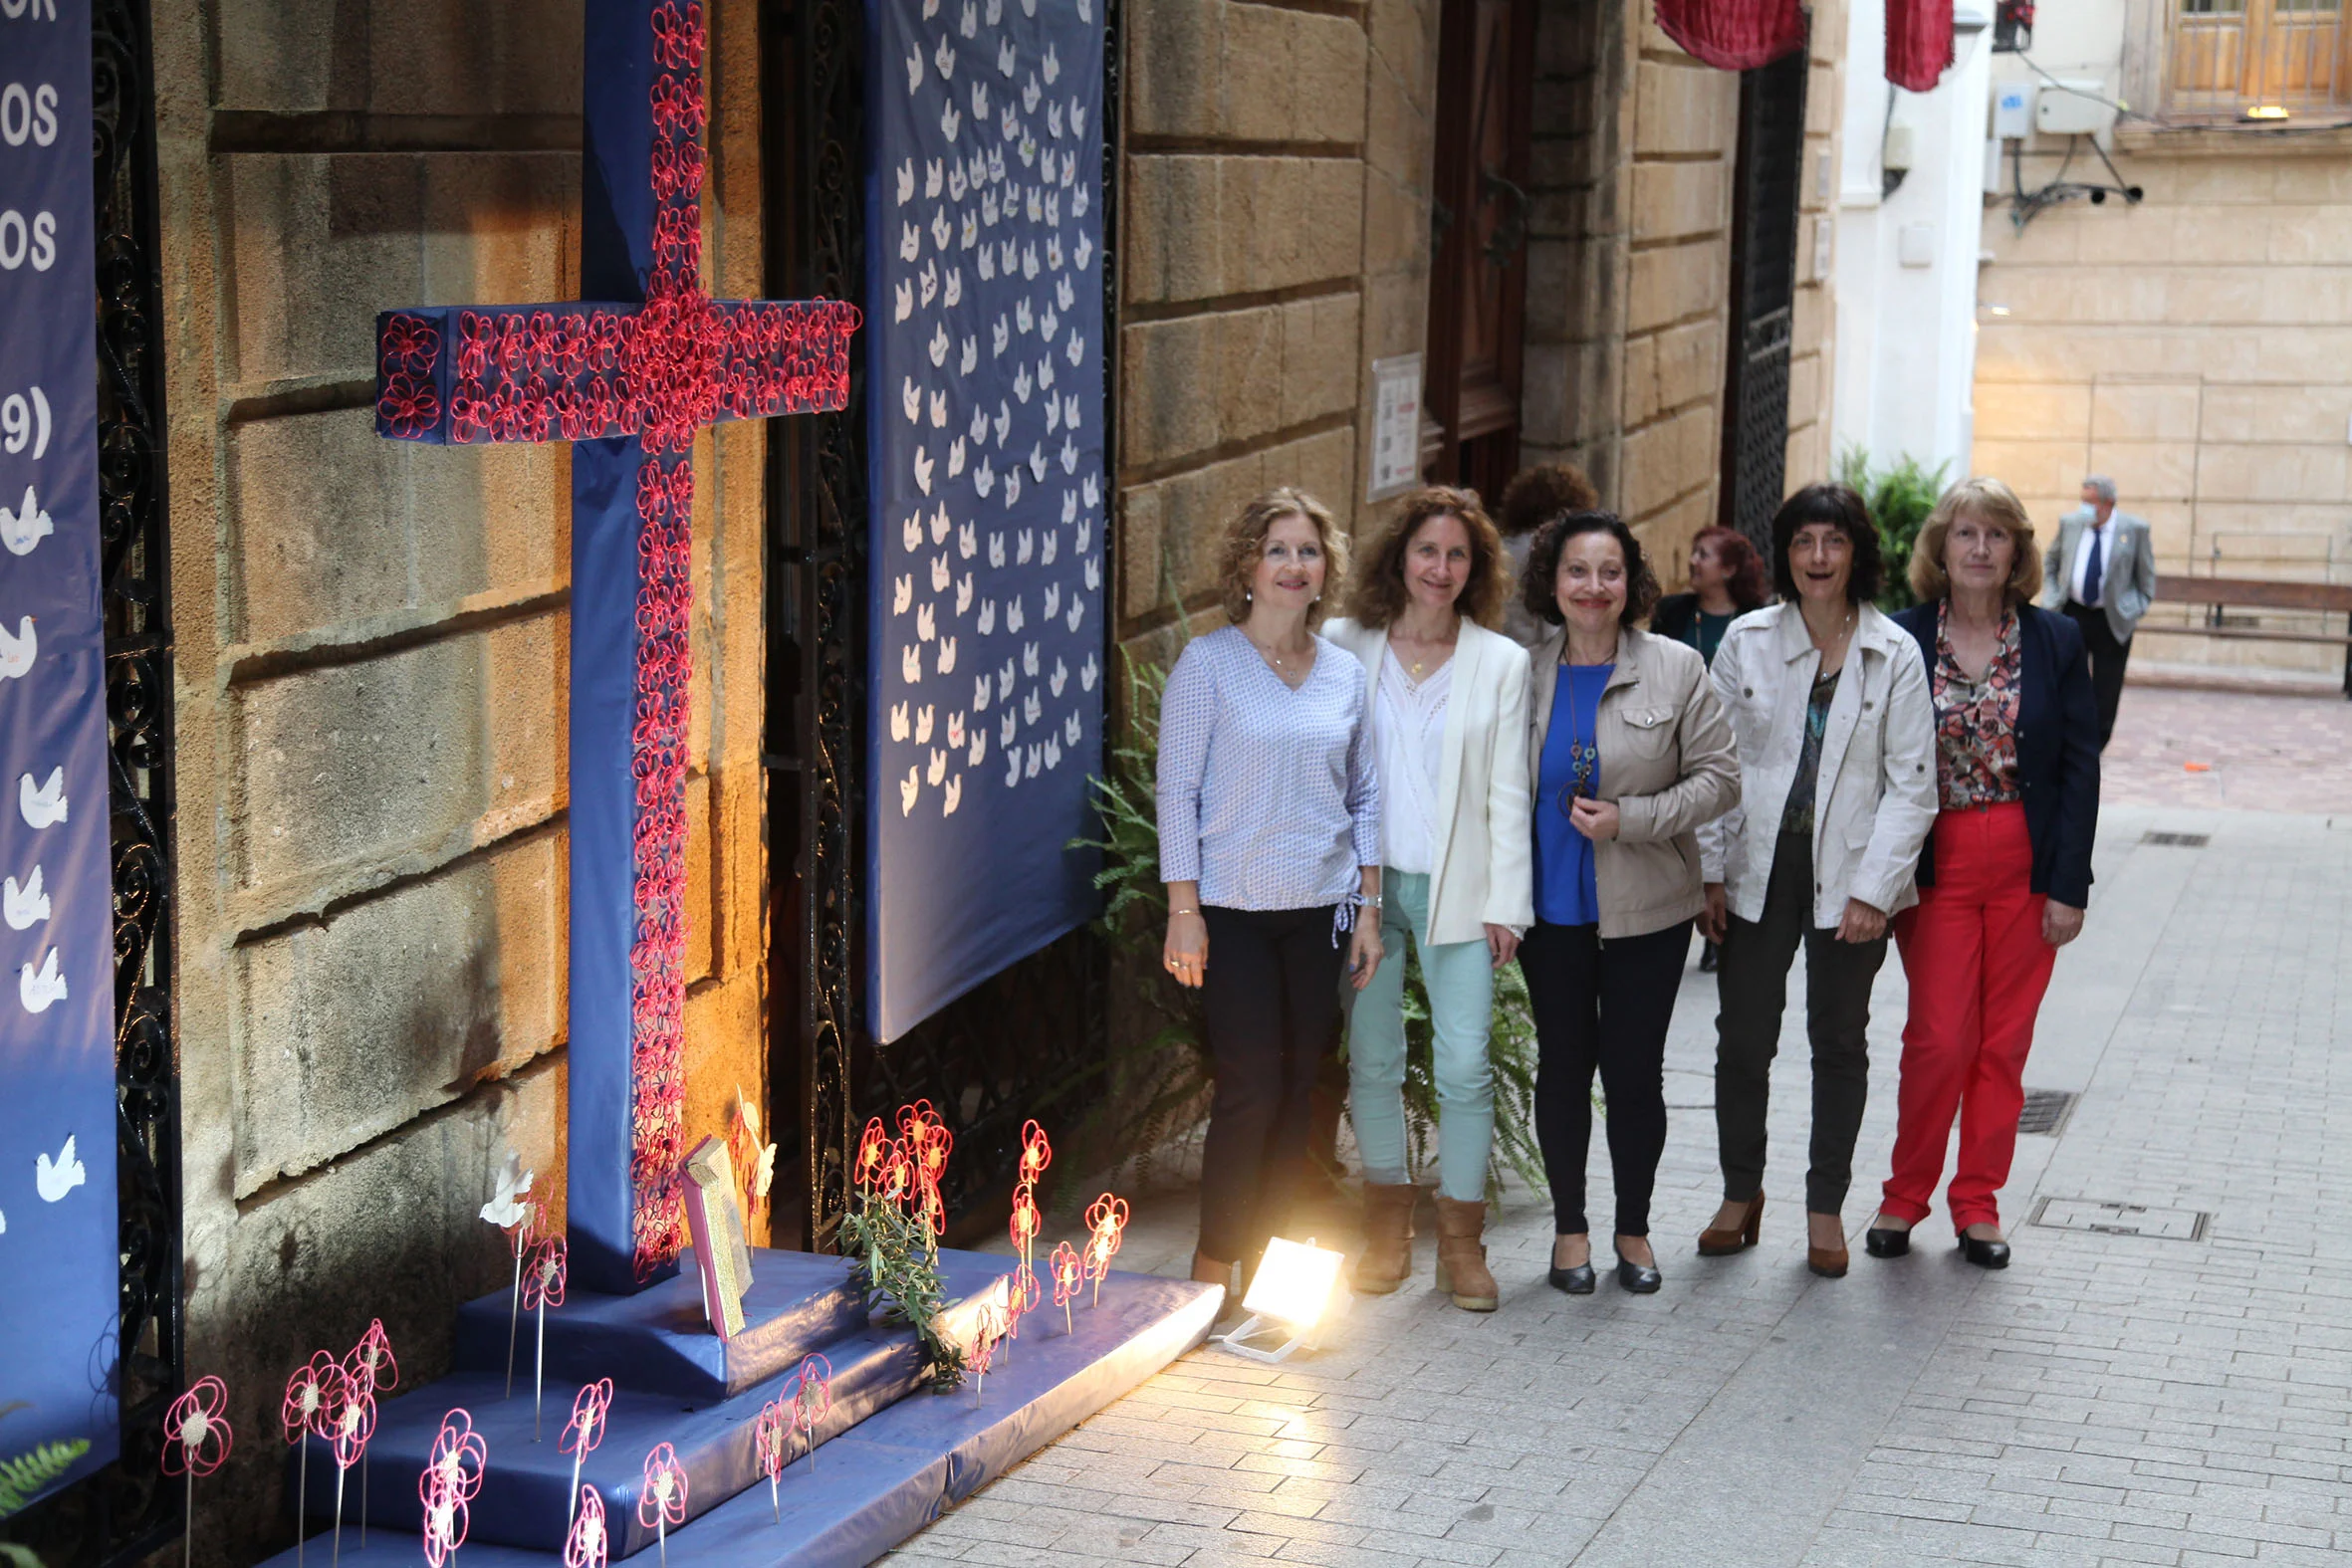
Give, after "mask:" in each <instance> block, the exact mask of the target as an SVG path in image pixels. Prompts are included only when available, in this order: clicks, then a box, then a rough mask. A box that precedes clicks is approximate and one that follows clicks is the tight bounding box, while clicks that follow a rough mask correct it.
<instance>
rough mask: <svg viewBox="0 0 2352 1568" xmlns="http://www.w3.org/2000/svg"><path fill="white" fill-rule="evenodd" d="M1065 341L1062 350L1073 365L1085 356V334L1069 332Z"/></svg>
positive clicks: (1081, 239) (1081, 241) (1082, 241)
mask: <svg viewBox="0 0 2352 1568" xmlns="http://www.w3.org/2000/svg"><path fill="white" fill-rule="evenodd" d="M1079 243H1080V244H1081V245H1082V244H1083V243H1084V240H1083V238H1082V237H1081V238H1080V241H1079ZM1066 341H1067V342H1068V344H1069V346H1068V347H1067V348H1066V349H1064V350H1063V352H1065V353H1066V354H1067V355H1068V356H1069V362H1070V364H1071V365H1072V366H1073V367H1074V366H1075V365H1077V364H1078V362H1079V361H1081V360H1082V359H1084V358H1085V357H1086V338H1085V335H1084V334H1082V333H1071V334H1070V335H1069V336H1068V338H1067V339H1066Z"/></svg>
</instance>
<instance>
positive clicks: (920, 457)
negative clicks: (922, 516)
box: [915, 447, 939, 496]
mask: <svg viewBox="0 0 2352 1568" xmlns="http://www.w3.org/2000/svg"><path fill="white" fill-rule="evenodd" d="M938 466H939V464H938V462H937V460H936V459H934V458H933V457H932V456H931V454H930V452H929V451H928V450H927V449H925V448H923V447H917V448H915V485H916V487H917V488H918V489H920V490H921V491H922V492H923V494H924V495H926V496H927V495H929V494H930V493H931V471H932V470H933V469H935V468H937V467H938Z"/></svg>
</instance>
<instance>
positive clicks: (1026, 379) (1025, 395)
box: [1013, 364, 1038, 404]
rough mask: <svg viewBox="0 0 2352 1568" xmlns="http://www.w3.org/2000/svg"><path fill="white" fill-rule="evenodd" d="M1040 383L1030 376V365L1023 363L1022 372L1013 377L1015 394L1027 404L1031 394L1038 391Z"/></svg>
mask: <svg viewBox="0 0 2352 1568" xmlns="http://www.w3.org/2000/svg"><path fill="white" fill-rule="evenodd" d="M1037 387H1038V383H1037V382H1036V380H1034V379H1033V378H1032V377H1031V376H1030V373H1029V366H1028V365H1026V364H1025V365H1023V366H1022V367H1021V373H1020V374H1019V375H1017V376H1015V377H1013V395H1014V396H1015V397H1018V398H1020V399H1021V401H1022V402H1023V403H1024V404H1026V403H1028V401H1029V394H1030V393H1032V392H1034V391H1036V390H1037Z"/></svg>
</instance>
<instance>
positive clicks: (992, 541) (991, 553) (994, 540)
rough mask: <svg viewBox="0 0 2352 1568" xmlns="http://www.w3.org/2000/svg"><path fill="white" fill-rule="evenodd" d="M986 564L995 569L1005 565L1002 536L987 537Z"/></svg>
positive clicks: (983, 465) (1003, 538) (984, 465)
mask: <svg viewBox="0 0 2352 1568" xmlns="http://www.w3.org/2000/svg"><path fill="white" fill-rule="evenodd" d="M981 466H982V467H984V468H985V467H987V465H986V464H985V463H984V464H982V465H981ZM988 563H989V565H990V566H991V567H992V568H993V567H997V566H1002V565H1003V564H1004V563H1005V536H1004V535H1002V534H991V535H989V537H988Z"/></svg>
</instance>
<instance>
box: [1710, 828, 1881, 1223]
mask: <svg viewBox="0 0 2352 1568" xmlns="http://www.w3.org/2000/svg"><path fill="white" fill-rule="evenodd" d="M1812 905H1813V843H1812V839H1811V838H1810V837H1809V836H1808V835H1806V834H1803V833H1782V834H1781V835H1780V840H1779V843H1778V844H1777V845H1776V846H1775V847H1774V848H1773V850H1772V879H1771V882H1770V883H1769V884H1768V885H1767V886H1766V887H1765V889H1764V911H1763V914H1764V918H1763V919H1761V920H1758V921H1755V922H1750V921H1746V920H1742V919H1740V918H1739V917H1738V916H1737V915H1735V916H1733V917H1732V926H1731V930H1730V931H1729V932H1728V933H1727V934H1726V935H1725V937H1724V944H1723V958H1722V960H1721V961H1720V962H1719V964H1718V966H1717V969H1716V972H1715V983H1716V988H1717V991H1716V994H1717V996H1718V998H1719V999H1720V1002H1721V1010H1720V1011H1718V1012H1717V1014H1716V1018H1715V1138H1716V1150H1717V1154H1718V1156H1719V1158H1720V1159H1721V1160H1722V1162H1723V1195H1724V1197H1725V1198H1726V1199H1728V1200H1730V1201H1731V1202H1733V1203H1746V1202H1747V1201H1748V1200H1749V1199H1751V1198H1754V1197H1755V1196H1756V1195H1757V1193H1758V1191H1759V1190H1760V1189H1761V1188H1762V1187H1763V1185H1764V1118H1765V1112H1766V1111H1767V1110H1768V1109H1769V1106H1770V1095H1771V1084H1772V1058H1773V1057H1774V1056H1776V1055H1777V1054H1779V1050H1780V1014H1781V1011H1782V1010H1783V1009H1784V1008H1786V1007H1787V1006H1788V967H1789V965H1790V964H1792V963H1794V962H1795V960H1796V949H1797V945H1798V944H1799V943H1800V942H1801V943H1802V944H1803V945H1804V953H1805V1033H1806V1034H1807V1035H1808V1036H1809V1037H1810V1038H1811V1041H1812V1046H1813V1139H1812V1168H1811V1169H1810V1170H1808V1171H1807V1172H1806V1173H1805V1208H1806V1209H1807V1210H1809V1211H1811V1212H1812V1213H1814V1214H1822V1215H1833V1214H1836V1213H1837V1212H1838V1210H1839V1209H1840V1208H1842V1207H1843V1206H1844V1204H1845V1198H1846V1189H1847V1188H1848V1187H1850V1186H1851V1185H1852V1184H1853V1180H1854V1140H1855V1138H1856V1137H1858V1136H1859V1135H1860V1134H1861V1131H1862V1106H1863V1104H1864V1102H1865V1101H1866V1100H1867V1099H1868V1098H1869V1094H1870V1039H1869V1030H1870V983H1871V982H1872V981H1874V980H1876V979H1877V978H1878V970H1879V966H1880V965H1882V964H1884V963H1885V962H1886V959H1887V943H1886V938H1884V937H1880V938H1879V939H1878V940H1877V941H1876V942H1840V941H1838V940H1837V929H1836V928H1835V927H1834V926H1833V927H1830V928H1829V929H1827V930H1823V929H1822V928H1820V927H1817V926H1815V925H1814V924H1813V908H1812Z"/></svg>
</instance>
